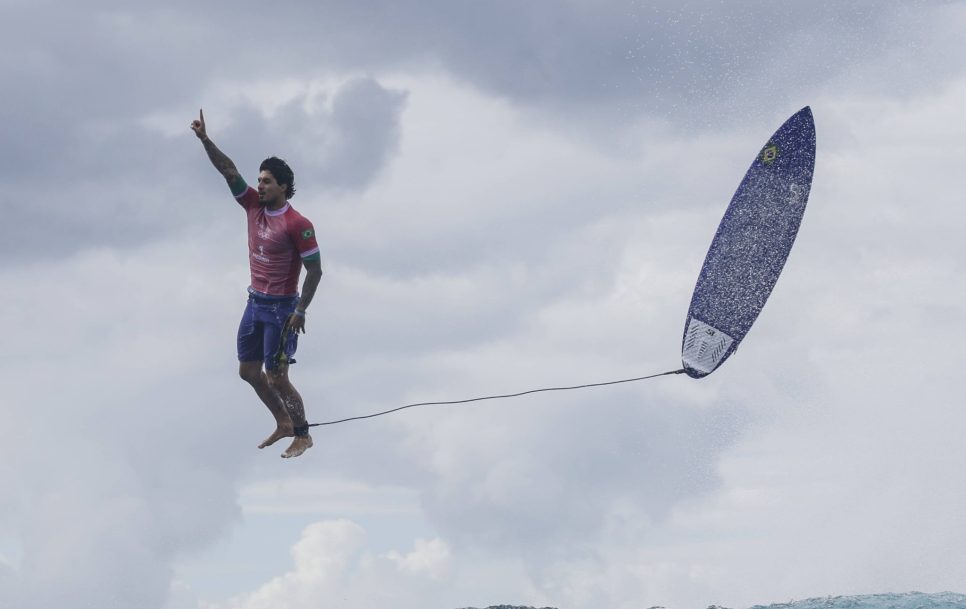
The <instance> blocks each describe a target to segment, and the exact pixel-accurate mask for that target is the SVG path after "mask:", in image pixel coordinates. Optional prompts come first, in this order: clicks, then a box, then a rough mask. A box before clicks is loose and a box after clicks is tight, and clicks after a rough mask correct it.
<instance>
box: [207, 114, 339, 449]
mask: <svg viewBox="0 0 966 609" xmlns="http://www.w3.org/2000/svg"><path fill="white" fill-rule="evenodd" d="M191 129H192V130H193V131H194V132H195V135H197V136H198V139H200V140H201V143H202V145H204V147H205V151H206V152H207V153H208V158H209V159H211V162H212V164H213V165H214V166H215V169H217V170H218V171H219V173H221V175H222V176H224V178H225V180H226V181H227V182H228V187H229V188H230V189H231V193H232V195H233V196H234V197H235V200H236V201H238V203H239V204H240V205H241V206H242V208H243V209H244V210H245V212H246V214H247V215H248V250H249V252H248V259H249V265H250V267H251V281H252V283H251V285H250V286H249V288H248V303H247V305H246V306H245V312H244V314H243V315H242V320H241V324H240V325H239V327H238V373H239V375H240V376H241V378H242V379H244V380H245V381H247V382H248V383H249V384H250V385H251V386H252V387H253V388H254V389H255V393H257V394H258V397H259V398H260V399H261V400H262V402H264V403H265V406H267V407H268V409H269V410H270V411H271V413H272V415H273V416H274V417H275V423H276V427H275V431H274V432H273V433H272V434H271V435H270V436H268V437H267V438H266V439H265V440H264V441H263V442H262V443H261V444H259V445H258V447H259V448H265V447H266V446H270V445H272V444H274V443H275V442H277V441H278V440H280V439H282V438H289V437H294V439H293V440H292V444H291V445H290V446H289V447H288V448H287V449H286V450H285V452H283V453H282V456H283V457H286V458H287V457H297V456H299V455H301V454H302V453H304V452H305V451H306V450H308V449H309V448H311V447H312V436H310V435H309V425H308V423H307V422H306V420H305V407H304V405H303V403H302V396H300V395H299V392H298V391H297V390H296V389H295V387H294V386H293V385H292V383H291V381H290V380H289V378H288V365H289V363H290V362H294V361H295V360H293V359H292V356H293V355H294V354H295V350H296V347H297V346H298V334H299V332H301V333H303V334H304V333H305V310H306V309H307V308H308V306H309V304H310V303H311V302H312V297H313V296H315V290H316V288H317V287H318V285H319V280H320V279H321V278H322V259H321V257H320V254H319V245H318V243H317V242H316V238H315V229H314V228H313V227H312V223H311V222H309V221H308V219H306V218H305V217H304V216H302V214H300V213H298V212H297V211H295V209H294V208H292V206H291V205H290V204H289V202H288V200H289V199H291V198H292V196H293V195H294V194H295V176H294V174H293V173H292V170H291V169H290V168H289V166H288V164H287V163H286V162H285V161H283V160H281V159H279V158H276V157H270V158H267V159H265V160H264V161H262V164H261V166H260V167H259V168H258V171H259V174H258V188H257V190H256V189H255V188H252V187H251V186H249V185H248V184H247V183H246V182H245V180H244V179H243V178H242V177H241V175H240V174H239V173H238V169H237V168H236V167H235V164H234V163H233V162H232V160H231V159H230V158H228V157H227V156H226V155H225V154H224V153H223V152H222V151H221V150H219V149H218V148H217V147H216V146H215V145H214V143H212V141H211V139H210V138H209V137H208V133H207V131H206V130H205V115H204V112H199V116H198V118H197V119H196V120H194V121H192V122H191ZM303 266H304V267H305V271H306V274H305V281H304V282H303V283H302V293H301V296H300V295H299V292H298V280H299V274H300V272H301V269H302V267H303ZM263 367H264V369H263Z"/></svg>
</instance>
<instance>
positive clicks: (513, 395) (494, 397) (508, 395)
mask: <svg viewBox="0 0 966 609" xmlns="http://www.w3.org/2000/svg"><path fill="white" fill-rule="evenodd" d="M684 372H685V370H684V368H681V369H680V370H671V371H670V372H661V373H660V374H651V375H648V376H638V377H635V378H630V379H621V380H619V381H605V382H602V383H586V384H584V385H571V386H569V387H544V388H542V389H529V390H527V391H520V392H518V393H505V394H502V395H487V396H483V397H478V398H469V399H466V400H447V401H443V402H417V403H415V404H406V405H405V406H399V407H397V408H392V409H390V410H383V411H382V412H374V413H372V414H366V415H360V416H357V417H348V418H345V419H338V420H336V421H325V422H322V423H309V427H321V426H323V425H336V424H338V423H347V422H349V421H360V420H362V419H372V418H374V417H381V416H383V415H386V414H391V413H393V412H399V411H400V410H406V409H407V408H416V407H417V406H444V405H451V404H469V403H470V402H482V401H484V400H503V399H507V398H518V397H520V396H524V395H530V394H532V393H544V392H547V391H572V390H574V389H586V388H588V387H604V386H606V385H619V384H621V383H635V382H637V381H645V380H647V379H653V378H657V377H659V376H668V375H671V374H683V373H684Z"/></svg>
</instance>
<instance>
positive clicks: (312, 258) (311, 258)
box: [302, 252, 322, 262]
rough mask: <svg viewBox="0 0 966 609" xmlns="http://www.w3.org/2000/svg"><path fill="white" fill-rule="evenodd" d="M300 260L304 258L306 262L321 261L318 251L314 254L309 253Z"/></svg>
mask: <svg viewBox="0 0 966 609" xmlns="http://www.w3.org/2000/svg"><path fill="white" fill-rule="evenodd" d="M302 260H305V261H306V262H315V261H316V260H318V261H320V262H321V261H322V254H321V253H320V252H315V253H314V254H311V255H309V256H306V257H305V258H302Z"/></svg>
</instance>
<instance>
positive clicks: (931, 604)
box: [709, 592, 966, 609]
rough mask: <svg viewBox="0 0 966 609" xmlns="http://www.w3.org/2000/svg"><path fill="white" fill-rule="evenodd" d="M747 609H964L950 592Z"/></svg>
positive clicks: (963, 600)
mask: <svg viewBox="0 0 966 609" xmlns="http://www.w3.org/2000/svg"><path fill="white" fill-rule="evenodd" d="M709 609H710V608H709ZM720 609H724V608H720ZM749 609H966V595H963V594H955V593H952V592H940V593H937V594H924V593H922V592H906V593H903V594H868V595H862V596H827V597H822V598H809V599H805V600H801V601H790V602H787V603H776V604H773V605H755V606H754V607H750V608H749Z"/></svg>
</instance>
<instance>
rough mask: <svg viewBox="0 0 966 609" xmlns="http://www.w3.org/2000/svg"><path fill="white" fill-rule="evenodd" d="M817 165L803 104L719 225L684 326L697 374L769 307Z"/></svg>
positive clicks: (684, 356)
mask: <svg viewBox="0 0 966 609" xmlns="http://www.w3.org/2000/svg"><path fill="white" fill-rule="evenodd" d="M814 168H815V122H814V121H813V119H812V111H811V109H809V108H808V107H807V106H806V107H805V108H802V109H801V110H799V111H798V112H797V113H796V114H795V115H794V116H792V117H791V118H790V119H788V120H787V121H785V124H783V125H782V126H781V127H780V128H779V129H778V131H776V132H775V134H774V135H772V136H771V138H770V139H769V140H768V143H766V144H765V146H764V147H763V148H762V149H761V152H759V153H758V156H757V157H755V161H754V162H753V163H752V164H751V167H750V168H749V169H748V172H747V173H746V174H745V177H744V179H743V180H742V181H741V184H740V185H739V186H738V190H737V191H736V192H735V195H734V197H733V198H732V199H731V204H730V205H728V209H727V210H726V211H725V214H724V217H723V218H722V219H721V224H719V225H718V230H717V232H716V233H715V235H714V240H712V242H711V247H710V248H709V249H708V255H707V257H706V258H705V260H704V266H703V267H702V268H701V273H700V275H699V276H698V282H697V284H696V285H695V286H694V294H693V296H692V297H691V306H690V308H689V309H688V318H687V322H686V323H685V327H684V339H683V341H682V346H681V361H682V363H683V364H684V371H685V372H686V373H687V374H688V375H689V376H691V377H692V378H701V377H704V376H707V375H709V374H711V373H712V372H714V371H715V370H716V369H717V368H718V367H719V366H720V365H721V364H722V363H724V361H725V360H726V359H728V357H729V356H730V355H731V354H732V353H734V351H735V349H737V348H738V344H739V343H740V342H741V340H742V339H743V338H744V337H745V334H747V333H748V330H750V329H751V325H752V324H753V323H754V322H755V319H757V318H758V314H759V313H760V312H761V309H762V307H764V306H765V301H767V300H768V296H769V295H770V294H771V291H772V288H773V287H775V282H776V281H778V276H779V275H780V274H781V271H782V267H783V266H784V265H785V260H786V259H787V258H788V253H789V252H790V251H791V249H792V245H793V244H794V243H795V236H796V235H797V234H798V227H799V225H800V224H801V222H802V214H804V213H805V205H806V203H807V202H808V193H809V190H810V189H811V186H812V173H813V171H814Z"/></svg>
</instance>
